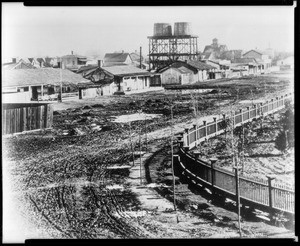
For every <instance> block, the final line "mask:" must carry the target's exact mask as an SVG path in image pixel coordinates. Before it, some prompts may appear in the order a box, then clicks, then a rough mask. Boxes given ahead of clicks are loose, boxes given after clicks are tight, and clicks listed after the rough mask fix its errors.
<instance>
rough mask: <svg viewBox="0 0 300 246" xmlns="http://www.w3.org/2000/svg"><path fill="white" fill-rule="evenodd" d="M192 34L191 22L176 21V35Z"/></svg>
mask: <svg viewBox="0 0 300 246" xmlns="http://www.w3.org/2000/svg"><path fill="white" fill-rule="evenodd" d="M190 35H192V29H191V23H189V22H175V24H174V36H190Z"/></svg>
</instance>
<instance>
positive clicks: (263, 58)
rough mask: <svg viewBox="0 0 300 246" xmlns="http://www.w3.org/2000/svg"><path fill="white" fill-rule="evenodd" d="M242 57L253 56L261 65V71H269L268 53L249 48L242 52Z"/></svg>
mask: <svg viewBox="0 0 300 246" xmlns="http://www.w3.org/2000/svg"><path fill="white" fill-rule="evenodd" d="M243 58H254V59H255V60H256V62H257V63H259V64H260V65H261V73H268V72H270V70H271V69H270V68H271V62H272V61H271V59H270V58H269V55H268V54H266V53H264V52H263V51H259V50H249V51H247V52H246V53H244V54H243Z"/></svg>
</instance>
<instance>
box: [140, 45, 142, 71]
mask: <svg viewBox="0 0 300 246" xmlns="http://www.w3.org/2000/svg"><path fill="white" fill-rule="evenodd" d="M140 69H142V46H140Z"/></svg>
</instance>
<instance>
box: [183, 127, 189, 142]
mask: <svg viewBox="0 0 300 246" xmlns="http://www.w3.org/2000/svg"><path fill="white" fill-rule="evenodd" d="M184 131H185V132H186V140H187V146H190V136H189V128H185V129H184Z"/></svg>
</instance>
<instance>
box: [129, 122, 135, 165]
mask: <svg viewBox="0 0 300 246" xmlns="http://www.w3.org/2000/svg"><path fill="white" fill-rule="evenodd" d="M128 124H129V137H130V138H129V140H130V148H131V155H132V163H133V166H134V153H133V146H132V135H131V122H130V121H129V123H128Z"/></svg>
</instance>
